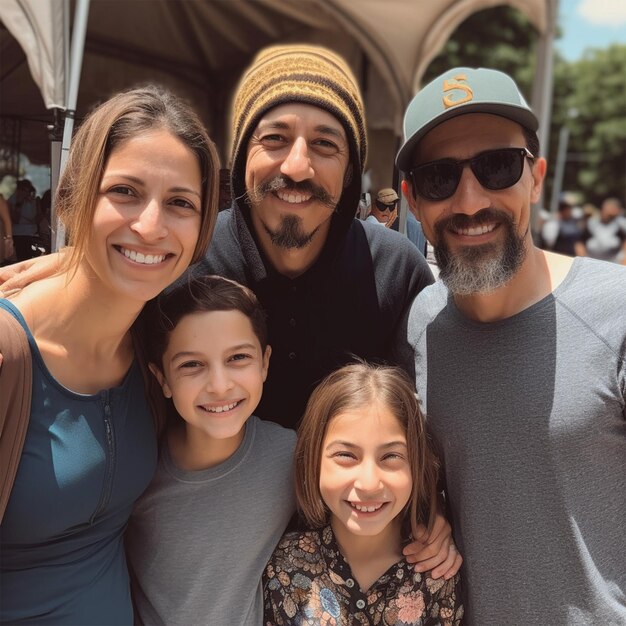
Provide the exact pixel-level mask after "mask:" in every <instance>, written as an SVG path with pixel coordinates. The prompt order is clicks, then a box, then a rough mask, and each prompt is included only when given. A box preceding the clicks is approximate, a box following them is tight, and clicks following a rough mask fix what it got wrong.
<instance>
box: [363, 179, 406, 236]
mask: <svg viewBox="0 0 626 626" xmlns="http://www.w3.org/2000/svg"><path fill="white" fill-rule="evenodd" d="M397 219H398V194H397V193H396V192H395V190H394V189H391V188H390V187H388V188H386V189H381V190H380V191H379V192H378V194H377V195H376V200H375V201H374V204H372V210H371V212H370V214H369V215H368V216H367V218H366V219H365V221H366V222H371V223H372V224H381V225H382V226H385V227H387V228H391V227H392V226H393V224H394V222H395V221H396V220H397Z"/></svg>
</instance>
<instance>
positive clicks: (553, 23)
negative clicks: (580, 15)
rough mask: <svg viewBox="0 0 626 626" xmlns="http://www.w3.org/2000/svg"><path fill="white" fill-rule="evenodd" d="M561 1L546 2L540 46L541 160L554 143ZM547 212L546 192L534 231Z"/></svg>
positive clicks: (536, 96)
mask: <svg viewBox="0 0 626 626" xmlns="http://www.w3.org/2000/svg"><path fill="white" fill-rule="evenodd" d="M558 12H559V0H546V30H545V32H544V33H542V35H541V37H540V38H539V45H538V46H537V71H536V73H535V83H534V85H533V98H532V105H533V109H534V111H535V113H537V117H538V118H539V132H538V133H537V134H538V136H539V143H540V145H541V154H540V156H545V157H547V156H548V147H549V143H550V121H551V114H552V92H553V83H554V77H553V64H554V38H555V35H556V28H557V18H558ZM542 208H544V192H543V190H542V192H541V197H540V198H539V201H538V202H537V203H535V204H534V205H533V207H532V225H533V231H536V230H538V229H539V210H540V209H542Z"/></svg>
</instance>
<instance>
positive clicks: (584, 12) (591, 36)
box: [555, 0, 626, 61]
mask: <svg viewBox="0 0 626 626" xmlns="http://www.w3.org/2000/svg"><path fill="white" fill-rule="evenodd" d="M559 26H560V28H561V35H562V36H561V37H560V38H559V39H557V40H556V42H555V47H556V49H557V50H558V51H559V53H560V54H561V56H563V57H564V58H565V59H566V60H568V61H576V60H578V59H580V58H581V57H582V56H583V53H584V51H585V50H587V49H588V48H607V47H608V46H609V45H611V44H613V43H620V44H626V0H559Z"/></svg>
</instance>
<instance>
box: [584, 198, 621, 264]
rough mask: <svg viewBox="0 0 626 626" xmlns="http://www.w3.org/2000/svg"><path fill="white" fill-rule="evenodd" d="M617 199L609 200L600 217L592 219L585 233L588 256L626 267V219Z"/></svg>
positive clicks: (604, 203)
mask: <svg viewBox="0 0 626 626" xmlns="http://www.w3.org/2000/svg"><path fill="white" fill-rule="evenodd" d="M623 213H624V210H623V207H622V204H621V202H620V201H619V200H618V199H617V198H607V199H606V200H605V201H604V202H603V203H602V206H601V207H600V215H599V216H595V217H590V218H589V219H588V220H587V226H586V228H585V231H584V233H583V237H582V239H583V242H584V246H585V248H586V254H587V256H590V257H592V258H594V259H600V260H602V261H612V262H613V263H621V264H622V265H626V217H624V214H623Z"/></svg>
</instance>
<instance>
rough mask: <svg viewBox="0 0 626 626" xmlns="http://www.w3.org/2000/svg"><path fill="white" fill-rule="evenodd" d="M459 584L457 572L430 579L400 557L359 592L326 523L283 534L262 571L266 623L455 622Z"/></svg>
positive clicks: (380, 625) (425, 625)
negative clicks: (450, 576)
mask: <svg viewBox="0 0 626 626" xmlns="http://www.w3.org/2000/svg"><path fill="white" fill-rule="evenodd" d="M458 583H459V578H458V574H457V576H455V577H454V578H451V579H450V580H447V581H444V580H443V579H438V580H433V579H432V578H429V577H428V575H426V574H418V573H416V572H415V571H414V570H413V566H412V565H410V564H409V563H407V562H406V561H405V560H404V559H403V560H401V561H399V562H398V563H396V564H395V565H393V566H392V567H390V568H389V569H388V570H387V571H386V572H385V573H384V574H383V575H382V576H381V577H380V578H379V579H378V580H377V581H376V582H375V583H374V584H373V585H372V586H371V587H370V589H368V590H367V591H366V592H363V591H361V590H360V589H359V585H358V583H357V581H356V580H355V578H354V576H353V575H352V571H351V570H350V566H349V565H348V563H347V562H346V560H345V559H344V557H343V555H342V554H341V552H340V551H339V547H338V545H337V542H336V540H335V536H334V534H333V531H332V529H331V527H330V526H326V527H325V528H324V529H322V530H317V531H307V532H292V533H287V534H285V535H284V536H283V538H282V539H281V541H280V543H279V544H278V546H277V548H276V550H275V551H274V554H273V555H272V558H271V559H270V562H269V563H268V565H267V567H266V569H265V574H264V576H263V588H264V595H265V625H266V626H274V625H276V626H287V625H289V624H294V625H295V624H298V625H300V624H302V625H303V626H305V625H306V626H361V625H362V626H369V625H370V624H371V625H374V626H407V625H414V626H418V625H419V626H437V625H441V626H458V625H459V624H460V623H461V618H462V617H463V606H462V604H461V599H460V597H459V593H458V588H457V587H458Z"/></svg>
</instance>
